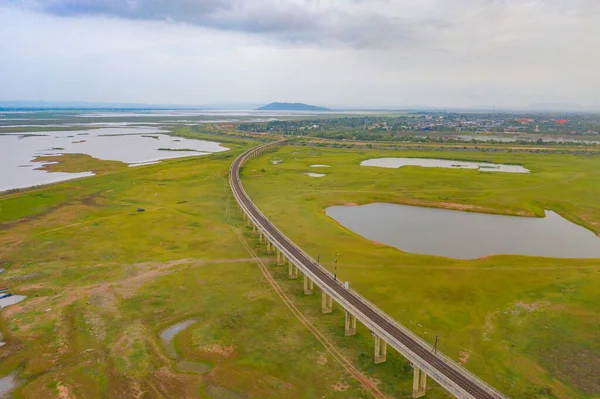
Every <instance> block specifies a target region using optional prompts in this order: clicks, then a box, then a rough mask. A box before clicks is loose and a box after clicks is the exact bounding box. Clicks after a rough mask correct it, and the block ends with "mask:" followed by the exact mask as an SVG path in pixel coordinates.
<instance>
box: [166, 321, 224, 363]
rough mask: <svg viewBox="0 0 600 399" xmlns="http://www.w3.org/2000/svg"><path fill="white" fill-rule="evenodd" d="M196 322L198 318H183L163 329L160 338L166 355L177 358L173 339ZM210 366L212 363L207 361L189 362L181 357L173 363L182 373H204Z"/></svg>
mask: <svg viewBox="0 0 600 399" xmlns="http://www.w3.org/2000/svg"><path fill="white" fill-rule="evenodd" d="M197 322H198V320H196V319H189V320H185V321H182V322H180V323H177V324H174V325H172V326H171V327H169V328H167V329H166V330H163V331H162V332H161V333H160V339H161V341H162V343H163V347H164V348H165V351H166V352H167V355H169V357H170V358H171V359H175V360H178V359H179V354H178V353H177V350H176V349H175V345H174V344H173V339H174V338H175V336H176V335H177V334H179V333H180V332H182V331H183V330H185V329H186V328H188V327H189V326H191V325H192V324H194V323H197ZM211 368H212V365H211V364H209V363H203V362H191V361H189V360H183V359H180V360H179V361H178V362H177V364H176V365H175V369H176V370H177V371H179V372H182V373H194V374H204V373H207V372H208V371H210V369H211Z"/></svg>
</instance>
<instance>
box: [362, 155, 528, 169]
mask: <svg viewBox="0 0 600 399" xmlns="http://www.w3.org/2000/svg"><path fill="white" fill-rule="evenodd" d="M360 165H361V166H378V167H380V168H401V167H403V166H421V167H424V168H450V169H478V170H480V171H482V172H507V173H529V170H528V169H525V168H524V167H523V166H521V165H503V164H497V163H489V162H466V161H453V160H448V159H432V158H376V159H368V160H366V161H362V162H361V163H360Z"/></svg>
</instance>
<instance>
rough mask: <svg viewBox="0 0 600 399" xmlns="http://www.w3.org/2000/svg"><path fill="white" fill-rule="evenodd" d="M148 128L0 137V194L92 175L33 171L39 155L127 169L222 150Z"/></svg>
mask: <svg viewBox="0 0 600 399" xmlns="http://www.w3.org/2000/svg"><path fill="white" fill-rule="evenodd" d="M163 133H164V131H162V130H160V129H156V128H149V127H112V128H100V129H89V130H71V131H52V132H34V133H15V134H0V171H1V173H0V191H4V190H11V189H15V188H24V187H31V186H36V185H41V184H48V183H55V182H58V181H63V180H69V179H74V178H78V177H86V176H91V175H93V173H91V172H83V173H57V172H52V173H49V172H46V171H44V170H36V168H39V167H41V166H42V165H43V163H35V162H33V161H34V160H35V158H36V157H38V156H43V155H56V156H60V155H63V154H88V155H90V156H92V157H94V158H97V159H102V160H110V161H121V162H124V163H127V164H129V165H130V166H137V165H148V164H151V163H156V162H160V161H161V160H163V159H172V158H180V157H189V156H200V155H206V154H210V153H213V152H220V151H227V150H228V148H226V147H223V146H221V145H220V144H219V143H215V142H211V141H204V140H192V139H184V138H180V137H172V136H168V135H166V134H163Z"/></svg>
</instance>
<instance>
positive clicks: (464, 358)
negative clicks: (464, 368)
mask: <svg viewBox="0 0 600 399" xmlns="http://www.w3.org/2000/svg"><path fill="white" fill-rule="evenodd" d="M470 357H471V354H470V353H469V352H467V351H460V352H459V353H458V361H459V362H460V363H461V364H463V365H464V364H467V362H468V361H469V358H470Z"/></svg>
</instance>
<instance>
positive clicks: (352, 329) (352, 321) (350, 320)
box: [345, 310, 356, 337]
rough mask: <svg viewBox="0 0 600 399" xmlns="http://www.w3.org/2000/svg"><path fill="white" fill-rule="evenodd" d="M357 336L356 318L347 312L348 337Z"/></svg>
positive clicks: (346, 333)
mask: <svg viewBox="0 0 600 399" xmlns="http://www.w3.org/2000/svg"><path fill="white" fill-rule="evenodd" d="M355 334H356V316H354V315H353V314H352V313H350V312H348V311H347V310H346V332H345V335H346V337H349V336H351V335H355Z"/></svg>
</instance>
